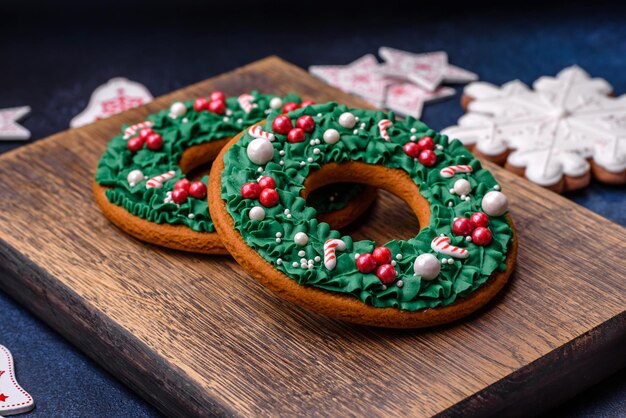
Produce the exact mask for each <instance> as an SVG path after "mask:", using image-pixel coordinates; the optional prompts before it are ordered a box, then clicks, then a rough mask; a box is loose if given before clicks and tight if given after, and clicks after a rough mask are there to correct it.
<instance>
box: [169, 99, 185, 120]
mask: <svg viewBox="0 0 626 418" xmlns="http://www.w3.org/2000/svg"><path fill="white" fill-rule="evenodd" d="M185 113H187V106H185V104H184V103H183V102H174V103H172V106H170V115H172V116H174V117H180V116H183V115H184V114H185Z"/></svg>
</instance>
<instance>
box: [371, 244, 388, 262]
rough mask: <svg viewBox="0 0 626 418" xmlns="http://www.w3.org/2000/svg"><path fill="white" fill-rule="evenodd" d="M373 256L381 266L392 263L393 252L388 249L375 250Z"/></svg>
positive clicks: (377, 248)
mask: <svg viewBox="0 0 626 418" xmlns="http://www.w3.org/2000/svg"><path fill="white" fill-rule="evenodd" d="M372 256H373V257H374V260H376V264H378V265H379V266H380V265H381V264H389V263H391V250H390V249H389V248H387V247H376V248H374V251H373V252H372Z"/></svg>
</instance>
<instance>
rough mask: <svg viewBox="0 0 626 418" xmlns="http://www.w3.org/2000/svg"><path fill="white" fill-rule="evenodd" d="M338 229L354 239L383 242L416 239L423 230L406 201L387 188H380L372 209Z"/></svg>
mask: <svg viewBox="0 0 626 418" xmlns="http://www.w3.org/2000/svg"><path fill="white" fill-rule="evenodd" d="M339 230H340V231H341V233H342V234H347V235H350V236H351V237H352V238H353V239H354V240H363V239H369V240H373V241H376V242H377V243H381V244H382V243H385V242H388V241H391V240H408V239H410V238H414V237H415V236H416V235H417V234H418V232H419V231H420V223H419V220H418V219H417V217H416V216H415V214H414V213H413V210H411V208H410V207H409V205H408V204H407V203H406V202H405V201H404V200H402V199H400V198H399V197H398V196H396V195H394V194H393V193H391V192H388V191H386V190H378V197H377V199H376V200H375V201H374V203H373V204H372V205H371V206H370V208H369V209H367V210H366V211H365V212H364V213H363V214H362V215H361V216H360V217H359V218H358V219H357V220H356V221H355V222H353V223H351V224H349V225H348V226H346V227H344V228H340V229H339Z"/></svg>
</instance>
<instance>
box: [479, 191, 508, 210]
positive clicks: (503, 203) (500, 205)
mask: <svg viewBox="0 0 626 418" xmlns="http://www.w3.org/2000/svg"><path fill="white" fill-rule="evenodd" d="M482 208H483V212H485V213H486V214H487V215H489V216H501V215H504V212H506V211H507V209H508V208H509V199H507V197H506V195H505V194H504V193H502V192H489V193H487V194H486V195H485V196H484V197H483V203H482Z"/></svg>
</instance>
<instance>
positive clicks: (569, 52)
mask: <svg viewBox="0 0 626 418" xmlns="http://www.w3.org/2000/svg"><path fill="white" fill-rule="evenodd" d="M107 4H108V5H109V6H107ZM114 4H115V5H114ZM410 4H411V3H410V2H400V3H398V5H397V6H393V7H390V8H386V7H384V6H385V5H384V4H380V5H379V6H378V7H373V6H372V7H362V6H358V5H354V6H350V5H344V6H342V7H338V6H337V5H336V4H334V3H332V2H330V1H321V2H318V3H316V4H315V5H314V6H311V5H302V4H299V5H295V4H293V2H292V3H291V4H290V3H288V2H284V3H282V2H281V3H277V5H272V4H271V3H270V2H252V1H243V2H239V3H237V4H235V5H230V6H229V5H227V4H211V3H209V2H193V1H189V0H187V1H183V2H173V1H172V2H163V3H158V2H154V1H153V2H136V3H133V4H129V3H128V2H104V1H92V2H90V3H88V4H85V3H83V2H80V1H70V2H63V3H61V4H60V3H58V2H55V3H49V4H48V3H45V2H42V3H41V4H40V3H38V2H20V3H19V4H17V2H13V4H11V5H7V4H2V5H0V108H4V107H10V106H18V105H30V106H31V107H32V108H33V111H32V114H31V116H29V117H28V118H27V119H25V120H24V122H23V125H24V126H26V127H27V128H28V129H30V130H31V132H32V134H33V140H37V139H40V138H43V137H46V136H48V135H50V134H52V133H55V132H58V131H60V130H63V129H67V128H68V124H69V120H70V119H71V118H72V117H73V116H75V115H76V114H78V113H79V112H80V111H81V110H82V109H84V107H85V106H86V104H87V101H88V100H89V96H90V93H91V92H92V91H93V89H95V88H96V87H97V86H98V85H100V84H102V83H104V82H105V81H107V80H108V79H110V78H112V77H115V76H124V77H127V78H129V79H131V80H135V81H139V82H141V83H143V84H145V85H146V86H147V87H148V88H149V89H150V91H151V92H152V93H153V95H155V96H158V95H161V94H164V93H167V92H170V91H172V90H175V89H178V88H180V87H184V86H186V85H188V84H191V83H194V82H196V81H199V80H202V79H205V78H208V77H211V76H214V75H216V74H219V73H221V72H224V71H226V70H230V69H232V68H234V67H237V66H240V65H243V64H246V63H249V62H250V61H253V60H255V59H258V58H262V57H264V56H267V55H269V54H276V55H279V56H281V57H283V58H285V59H287V60H289V61H291V62H293V63H295V64H297V65H300V66H302V67H305V68H306V67H308V66H309V65H312V64H345V63H348V62H350V61H352V60H354V59H356V58H358V57H360V56H362V55H363V54H366V53H375V52H376V50H377V49H378V47H379V46H381V45H387V46H392V47H396V48H399V49H405V50H410V51H415V52H427V51H434V50H446V51H448V53H449V55H450V60H451V62H452V63H454V64H456V65H460V66H462V67H464V68H467V69H469V70H472V71H474V72H477V73H478V74H479V75H480V76H481V78H482V79H483V80H487V81H490V82H494V83H503V82H506V81H509V80H511V79H514V78H519V79H521V80H522V81H525V82H527V83H530V82H532V81H533V80H534V79H536V78H537V77H539V76H541V75H544V74H550V75H553V74H555V73H556V72H558V71H559V70H560V69H562V68H563V67H565V66H568V65H572V64H574V63H576V64H579V65H581V66H582V67H583V68H585V69H586V70H587V71H588V72H590V73H591V74H592V75H594V76H598V77H603V78H606V79H607V80H609V81H610V82H611V83H612V85H613V86H614V89H615V93H616V94H617V95H620V94H624V93H626V72H625V71H624V70H625V69H626V13H625V11H624V8H622V7H616V6H613V5H611V4H607V3H602V2H594V4H593V6H585V5H582V4H576V5H574V6H572V5H569V6H566V5H564V4H561V3H558V2H554V3H550V4H547V5H546V4H544V3H541V4H540V2H530V3H524V4H520V5H516V6H510V5H509V6H508V7H506V8H504V7H503V6H501V5H500V4H499V3H490V2H474V3H472V8H471V9H470V8H468V7H465V6H464V5H462V4H455V3H454V2H450V1H447V2H445V4H441V5H436V4H435V5H433V4H430V5H421V6H420V5H413V6H410ZM229 7H232V9H230V8H229ZM242 12H246V13H247V15H243V16H242ZM459 92H460V89H459ZM461 114H462V111H461V108H460V106H459V104H458V97H457V98H456V99H451V100H447V101H444V102H441V103H437V104H432V105H428V106H427V108H426V109H425V111H424V114H423V119H424V120H425V121H426V122H427V123H429V124H430V125H431V126H432V127H434V128H437V129H441V128H443V127H445V126H448V125H451V124H453V123H454V122H455V121H456V120H457V119H458V117H459V116H461ZM19 145H22V143H12V142H7V143H0V152H2V151H6V150H9V149H11V148H14V147H17V146H19ZM0 181H2V180H0ZM16 192H19V191H16ZM569 197H571V198H572V199H574V200H575V201H577V202H578V203H580V204H582V205H584V206H586V207H588V208H590V209H591V210H593V211H595V212H597V213H599V214H601V215H603V216H605V217H607V218H609V219H611V220H613V221H614V222H616V223H619V224H621V225H626V211H625V210H624V209H623V205H624V204H625V203H626V193H625V190H624V187H610V186H604V185H599V184H596V183H593V184H592V185H591V186H590V187H589V188H588V189H586V190H584V191H581V192H577V193H574V194H571V195H569ZM1 198H2V199H6V198H10V196H1ZM607 262H610V260H607ZM0 282H1V278H0ZM0 343H1V344H4V345H6V346H7V347H8V348H9V349H10V350H12V352H13V354H14V356H15V360H16V364H17V369H18V370H17V375H18V378H19V380H20V381H21V383H22V384H23V386H24V387H25V388H26V390H28V391H29V392H30V393H31V394H32V395H33V396H34V397H35V400H36V403H37V409H36V410H35V412H34V413H32V414H31V416H33V417H40V416H41V417H44V416H45V417H47V416H91V417H100V416H102V417H104V416H137V417H143V416H156V415H157V412H156V411H155V410H154V409H153V408H151V407H150V406H148V405H146V404H145V403H144V402H143V401H142V400H140V399H138V398H137V397H136V396H135V395H133V394H132V393H131V392H130V391H129V390H128V389H126V388H125V387H123V386H122V385H121V384H120V383H118V382H117V381H116V380H115V379H114V378H112V377H111V376H110V375H108V374H107V373H106V372H104V371H103V370H102V369H100V368H99V367H98V366H97V365H95V364H94V363H93V362H92V361H90V360H89V359H87V358H86V357H85V356H84V355H83V354H82V353H79V352H77V351H76V350H75V349H74V348H73V347H71V346H70V345H69V344H68V343H67V342H65V341H64V340H63V339H62V338H61V337H59V336H58V335H57V334H55V333H54V332H53V331H51V330H50V329H49V328H48V327H47V326H46V325H44V324H43V323H42V322H40V321H39V320H37V319H34V318H33V317H32V316H31V315H30V314H28V313H27V312H26V311H25V310H24V309H22V308H21V307H19V306H17V305H16V304H15V303H14V302H13V301H12V300H11V299H10V298H9V297H8V296H6V295H5V294H3V293H1V292H0ZM624 411H626V372H625V371H622V372H620V373H618V374H616V375H615V376H614V377H612V378H610V379H609V380H607V381H606V382H603V383H602V384H600V385H598V386H596V387H595V388H593V389H591V390H590V391H588V392H586V393H585V394H583V395H581V396H579V397H578V398H577V399H575V400H573V401H571V402H569V403H568V404H566V405H564V406H562V407H560V408H558V409H557V410H555V411H553V412H552V414H551V415H563V416H609V415H611V416H616V415H620V414H626V412H624Z"/></svg>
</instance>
